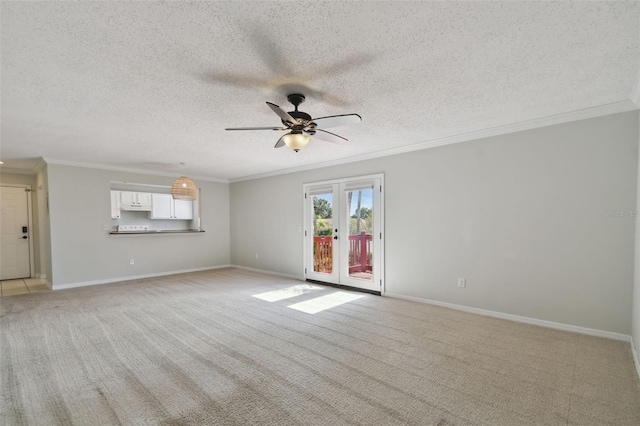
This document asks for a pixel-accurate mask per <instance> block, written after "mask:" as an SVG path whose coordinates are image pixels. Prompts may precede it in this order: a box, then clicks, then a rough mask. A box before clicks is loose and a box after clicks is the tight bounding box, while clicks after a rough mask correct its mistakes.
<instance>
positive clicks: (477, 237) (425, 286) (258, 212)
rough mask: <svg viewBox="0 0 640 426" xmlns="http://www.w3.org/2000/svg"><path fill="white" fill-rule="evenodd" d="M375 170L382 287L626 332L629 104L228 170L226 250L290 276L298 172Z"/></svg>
mask: <svg viewBox="0 0 640 426" xmlns="http://www.w3.org/2000/svg"><path fill="white" fill-rule="evenodd" d="M327 149H340V148H339V147H334V146H331V147H329V146H328V147H327ZM299 155H305V154H304V151H302V152H301V153H300V154H299ZM379 172H383V173H384V174H385V184H386V188H385V203H386V207H385V208H386V210H385V222H386V223H385V227H386V236H385V237H386V240H385V241H386V251H385V256H386V291H387V292H391V293H397V294H402V295H405V296H413V297H419V298H423V299H433V300H438V301H442V302H449V303H454V304H459V305H465V306H469V307H475V308H481V309H487V310H491V311H497V312H502V313H507V314H512V315H519V316H524V317H529V318H535V319H541V320H547V321H553V322H558V323H564V324H570V325H575V326H580V327H587V328H593V329H598V330H604V331H610V332H616V333H623V334H630V333H631V316H632V303H631V298H632V290H633V264H634V254H633V253H634V228H635V219H634V218H633V217H629V216H626V217H610V216H607V215H606V214H605V211H607V210H609V211H620V210H624V209H634V208H635V206H636V178H637V173H638V113H637V112H630V113H624V114H616V115H611V116H606V117H600V118H596V119H590V120H584V121H579V122H573V123H567V124H562V125H557V126H551V127H547V128H541V129H535V130H530V131H524V132H519V133H514V134H510V135H503V136H498V137H492V138H487V139H483V140H477V141H472V142H466V143H459V144H455V145H448V146H443V147H439V148H432V149H428V150H423V151H416V152H412V153H408V154H402V155H396V156H391V157H385V158H379V159H373V160H367V161H362V162H357V163H351V164H345V165H339V166H334V167H327V168H323V169H316V170H310V171H306V172H299V173H292V174H287V175H281V176H275V177H270V178H264V179H256V180H251V181H244V182H236V183H232V184H231V185H230V197H231V262H232V263H233V264H236V265H240V266H246V267H252V268H259V269H267V270H271V271H274V272H278V273H284V274H291V275H297V276H301V275H302V268H303V258H302V234H300V233H298V231H297V228H298V227H300V226H302V211H303V203H302V195H301V190H302V185H303V184H304V183H309V182H315V181H320V180H327V179H337V178H344V177H350V176H358V175H364V174H372V173H379ZM256 253H258V254H259V255H260V257H259V259H256V258H255V254H256ZM457 277H466V278H467V288H466V289H459V288H457V283H456V279H457Z"/></svg>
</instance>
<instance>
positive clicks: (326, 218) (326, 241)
mask: <svg viewBox="0 0 640 426" xmlns="http://www.w3.org/2000/svg"><path fill="white" fill-rule="evenodd" d="M332 197H333V194H332V193H330V192H329V193H325V194H316V195H313V212H314V215H313V270H314V271H315V272H323V273H326V274H331V273H332V271H333V203H332Z"/></svg>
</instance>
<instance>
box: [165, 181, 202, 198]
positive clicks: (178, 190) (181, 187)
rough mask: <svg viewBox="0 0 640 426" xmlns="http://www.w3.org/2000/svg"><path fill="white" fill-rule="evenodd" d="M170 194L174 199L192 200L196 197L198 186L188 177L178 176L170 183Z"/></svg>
mask: <svg viewBox="0 0 640 426" xmlns="http://www.w3.org/2000/svg"><path fill="white" fill-rule="evenodd" d="M171 196H172V197H173V199H174V200H190V201H194V200H195V199H196V198H198V187H197V186H196V184H195V183H193V181H192V180H191V179H189V178H188V177H186V176H180V177H179V178H178V179H176V181H175V182H173V185H171Z"/></svg>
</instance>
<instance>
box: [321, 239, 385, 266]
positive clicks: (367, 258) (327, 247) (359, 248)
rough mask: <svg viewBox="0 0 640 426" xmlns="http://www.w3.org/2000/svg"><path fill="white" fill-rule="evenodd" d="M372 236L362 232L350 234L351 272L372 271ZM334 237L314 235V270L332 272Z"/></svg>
mask: <svg viewBox="0 0 640 426" xmlns="http://www.w3.org/2000/svg"><path fill="white" fill-rule="evenodd" d="M372 239H373V238H372V236H371V235H370V234H366V233H364V232H361V233H360V235H349V273H352V272H366V271H371V270H372V269H373V268H372V266H371V248H372V247H371V244H372ZM333 241H334V240H333V237H332V236H326V237H313V255H314V257H313V270H314V271H316V272H327V273H331V270H332V268H333Z"/></svg>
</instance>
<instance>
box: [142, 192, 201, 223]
mask: <svg viewBox="0 0 640 426" xmlns="http://www.w3.org/2000/svg"><path fill="white" fill-rule="evenodd" d="M149 217H150V218H151V219H182V220H191V219H193V201H186V200H174V199H173V197H172V196H171V194H151V214H150V215H149Z"/></svg>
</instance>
